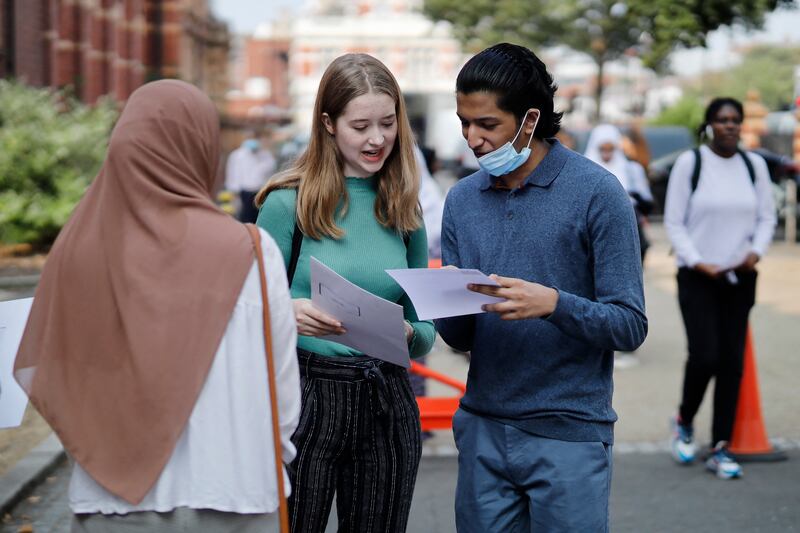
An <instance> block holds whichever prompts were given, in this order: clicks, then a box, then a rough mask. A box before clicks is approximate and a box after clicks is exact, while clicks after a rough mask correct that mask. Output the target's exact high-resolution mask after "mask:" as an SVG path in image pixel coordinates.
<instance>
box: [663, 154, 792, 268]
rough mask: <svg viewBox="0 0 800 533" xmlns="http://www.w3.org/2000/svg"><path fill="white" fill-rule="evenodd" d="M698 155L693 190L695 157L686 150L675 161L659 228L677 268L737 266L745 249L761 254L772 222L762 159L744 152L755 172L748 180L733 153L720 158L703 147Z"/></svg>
mask: <svg viewBox="0 0 800 533" xmlns="http://www.w3.org/2000/svg"><path fill="white" fill-rule="evenodd" d="M700 154H701V157H702V165H701V167H700V179H699V181H698V185H697V189H696V190H695V191H694V193H692V191H691V181H692V172H693V171H694V164H695V156H694V153H693V152H691V151H688V152H685V153H683V154H681V156H680V157H678V159H677V161H675V166H673V167H672V172H671V173H670V176H669V185H668V186H667V198H666V203H665V206H664V226H665V228H666V230H667V234H668V235H669V239H670V241H672V247H673V248H674V250H675V255H676V256H677V261H678V266H688V267H694V266H695V265H696V264H697V263H709V264H712V265H715V266H717V267H719V268H720V269H723V270H725V269H730V268H734V267H736V266H738V265H740V264H741V263H742V262H743V261H744V259H745V258H746V257H747V254H748V253H750V252H755V253H756V254H758V256H759V257H761V256H763V255H764V254H765V253H766V251H767V248H768V247H769V244H770V242H771V241H772V235H773V233H774V231H775V223H776V216H775V202H774V199H773V197H772V186H771V183H770V178H769V172H768V170H767V164H766V163H765V162H764V159H763V158H761V157H760V156H759V155H757V154H753V153H749V152H748V154H747V155H748V157H749V158H750V161H751V163H752V165H753V169H754V171H755V178H756V179H755V184H754V183H752V182H751V181H750V175H749V173H748V172H747V166H746V165H745V162H744V161H743V160H742V158H741V156H739V155H738V154H737V155H734V156H733V157H729V158H724V157H720V156H718V155H717V154H715V153H714V152H713V151H711V149H710V148H708V147H707V146H705V145H704V146H701V147H700Z"/></svg>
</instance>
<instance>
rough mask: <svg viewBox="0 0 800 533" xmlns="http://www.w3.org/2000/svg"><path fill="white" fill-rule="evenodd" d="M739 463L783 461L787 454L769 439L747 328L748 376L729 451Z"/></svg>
mask: <svg viewBox="0 0 800 533" xmlns="http://www.w3.org/2000/svg"><path fill="white" fill-rule="evenodd" d="M728 449H729V450H730V451H731V453H733V454H734V455H735V456H736V458H737V459H739V461H783V460H785V459H786V454H785V453H784V452H783V451H781V450H776V449H775V448H774V447H773V446H772V445H771V444H770V443H769V439H768V438H767V431H766V429H765V428H764V418H763V417H762V416H761V394H760V392H759V390H758V371H757V370H756V357H755V351H754V350H753V335H752V332H751V331H750V327H749V326H748V328H747V337H746V340H745V343H744V372H743V374H742V383H741V385H740V386H739V403H738V405H737V407H736V421H735V422H734V424H733V437H732V438H731V444H730V446H729V448H728Z"/></svg>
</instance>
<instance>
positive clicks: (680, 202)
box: [664, 98, 776, 479]
mask: <svg viewBox="0 0 800 533" xmlns="http://www.w3.org/2000/svg"><path fill="white" fill-rule="evenodd" d="M743 118H744V110H743V108H742V104H741V103H740V102H739V101H737V100H735V99H733V98H716V99H714V100H712V101H711V103H710V104H709V105H708V107H707V109H706V113H705V121H704V123H703V125H702V126H701V128H700V133H701V138H704V139H705V140H706V143H705V144H703V145H701V146H700V147H699V148H698V149H695V150H691V151H688V152H686V153H684V154H682V155H681V156H680V157H679V158H678V160H677V161H676V162H675V166H674V167H673V169H672V172H671V174H670V178H669V186H668V188H667V198H666V202H665V209H664V226H665V228H666V230H667V234H668V236H669V239H670V241H671V242H672V246H673V248H674V250H675V255H676V258H677V263H678V301H679V303H680V308H681V314H682V316H683V322H684V326H685V329H686V337H687V340H688V348H689V357H688V359H687V361H686V368H685V374H684V380H683V395H682V398H681V404H680V408H679V411H678V415H677V417H676V419H675V420H674V423H673V439H672V454H673V457H674V458H675V460H676V461H678V462H679V463H683V464H686V463H691V462H692V461H694V458H695V454H696V452H697V446H696V444H695V439H694V429H693V422H694V417H695V415H696V414H697V411H698V409H699V408H700V403H701V402H702V400H703V395H704V394H705V391H706V388H707V386H708V383H709V381H710V380H711V378H715V380H716V381H715V385H714V414H713V425H712V440H711V445H712V447H713V449H712V453H711V455H710V456H709V458H708V460H707V461H706V467H707V468H708V469H709V470H711V471H712V472H714V473H715V474H716V475H717V476H718V477H719V478H721V479H732V478H737V477H739V476H741V473H742V469H741V467H740V466H739V464H738V463H737V462H736V460H735V458H734V457H733V456H732V455H731V454H730V452H729V451H728V448H727V445H728V442H729V440H730V438H731V434H732V432H733V423H734V418H735V415H736V404H737V401H738V397H739V382H740V381H741V377H742V369H743V361H744V344H745V337H746V334H747V321H748V316H749V314H750V309H751V308H752V306H753V304H754V302H755V290H756V278H757V272H756V268H755V267H756V264H757V263H758V261H759V260H760V259H761V257H763V255H764V254H765V253H766V251H767V248H768V247H769V244H770V241H771V240H772V235H773V232H774V229H775V222H776V217H775V205H774V201H773V198H772V190H771V185H770V178H769V173H768V171H767V166H766V163H765V162H764V160H763V159H762V158H761V157H760V156H758V155H756V154H753V153H749V152H745V151H743V150H741V149H740V148H739V140H740V133H741V128H742V120H743Z"/></svg>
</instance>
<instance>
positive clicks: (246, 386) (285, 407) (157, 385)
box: [15, 80, 300, 532]
mask: <svg viewBox="0 0 800 533" xmlns="http://www.w3.org/2000/svg"><path fill="white" fill-rule="evenodd" d="M218 158H219V117H218V115H217V112H216V108H215V107H214V105H213V104H212V103H211V101H210V100H209V99H208V98H207V97H206V96H205V95H204V94H203V93H202V92H201V91H200V90H198V89H197V88H195V87H193V86H192V85H189V84H187V83H183V82H180V81H177V80H162V81H157V82H153V83H149V84H147V85H144V86H143V87H141V88H139V89H138V90H137V91H136V92H134V93H133V95H131V97H130V99H129V101H128V103H127V105H126V106H125V108H124V110H123V112H122V115H121V117H120V119H119V121H118V123H117V125H116V127H115V128H114V131H113V133H112V135H111V139H110V143H109V147H108V155H107V157H106V160H105V162H104V164H103V166H102V168H101V170H100V173H99V174H98V176H97V178H96V179H95V180H94V182H93V183H92V185H91V187H89V189H88V191H87V192H86V195H85V196H84V198H83V199H82V200H81V202H80V203H79V204H78V206H77V208H76V209H75V212H74V213H73V215H72V218H71V219H70V220H69V222H68V223H67V225H66V226H65V227H64V229H63V230H62V232H61V234H60V235H59V237H58V239H57V240H56V242H55V244H54V246H53V249H52V251H51V253H50V255H49V257H48V260H47V264H46V265H45V268H44V271H43V273H42V278H41V281H40V283H39V286H38V288H37V291H36V295H35V298H34V303H33V307H32V309H31V315H30V318H29V320H28V323H27V326H26V329H25V333H24V336H23V339H22V343H21V345H20V349H19V352H18V355H17V359H16V363H15V376H16V378H17V380H18V381H19V383H20V385H21V386H22V387H23V388H24V389H25V390H26V392H27V393H28V394H29V396H30V399H31V402H32V403H33V405H34V406H35V407H36V409H37V410H38V411H39V413H41V415H42V416H43V417H44V418H45V420H47V422H48V423H49V424H50V426H51V427H52V428H53V430H54V431H55V432H56V434H57V435H58V437H59V438H60V439H61V442H62V443H63V444H64V447H65V449H66V450H67V452H68V454H69V455H70V457H71V458H72V459H73V460H74V462H75V468H74V471H73V475H72V479H71V482H70V488H69V498H70V506H71V508H72V510H73V512H75V513H76V518H75V520H74V522H73V531H79V532H80V531H115V532H125V531H159V532H161V531H203V532H216V531H251V530H252V531H269V530H277V528H278V521H277V517H276V515H277V513H276V509H277V507H278V495H277V483H276V476H277V472H276V467H275V462H274V459H275V456H274V454H275V450H274V449H273V448H274V447H273V446H272V445H271V442H272V436H271V423H272V420H271V416H272V415H271V410H270V402H269V391H268V387H269V386H268V381H267V369H266V359H265V343H264V337H263V322H262V298H261V289H260V284H259V276H258V270H257V264H256V261H255V256H254V251H253V243H252V242H251V239H250V237H249V235H248V232H247V228H246V227H245V226H244V225H242V224H240V223H238V222H236V221H235V220H233V219H232V218H230V217H229V216H227V215H226V214H224V213H223V212H222V211H220V210H219V209H218V208H217V207H216V206H215V205H214V204H213V202H212V200H211V193H212V188H213V185H214V179H215V176H216V169H217V164H218ZM260 236H261V244H262V250H263V257H264V263H265V267H266V277H267V286H268V294H269V296H268V305H269V311H270V314H271V320H272V345H273V346H272V347H273V354H274V359H275V368H276V374H277V383H278V386H277V396H278V405H279V412H280V415H279V422H280V429H281V431H280V433H281V438H282V449H281V450H280V453H281V454H282V458H283V461H284V462H285V463H288V462H290V461H291V460H292V459H293V458H294V455H295V449H294V447H293V445H292V443H291V441H290V437H291V435H292V433H293V431H294V429H295V427H296V425H297V421H298V417H299V412H300V398H299V393H300V390H299V373H298V368H297V357H296V355H295V344H296V335H297V333H296V326H295V323H294V315H293V311H292V304H291V300H290V296H289V292H288V288H287V282H286V274H285V272H284V269H283V260H282V257H281V255H280V252H279V250H278V249H277V247H276V245H275V243H274V241H273V240H272V239H271V238H270V237H269V236H268V235H267V234H266V233H264V232H263V231H262V232H260ZM287 490H288V487H287Z"/></svg>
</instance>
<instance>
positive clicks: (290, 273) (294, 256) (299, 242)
mask: <svg viewBox="0 0 800 533" xmlns="http://www.w3.org/2000/svg"><path fill="white" fill-rule="evenodd" d="M302 246H303V232H302V231H300V226H298V225H297V221H295V223H294V231H292V253H291V255H290V256H289V267H288V268H287V269H286V278H287V279H288V280H289V288H291V287H292V280H293V279H294V271H295V270H297V260H298V259H300V248H301V247H302Z"/></svg>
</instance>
